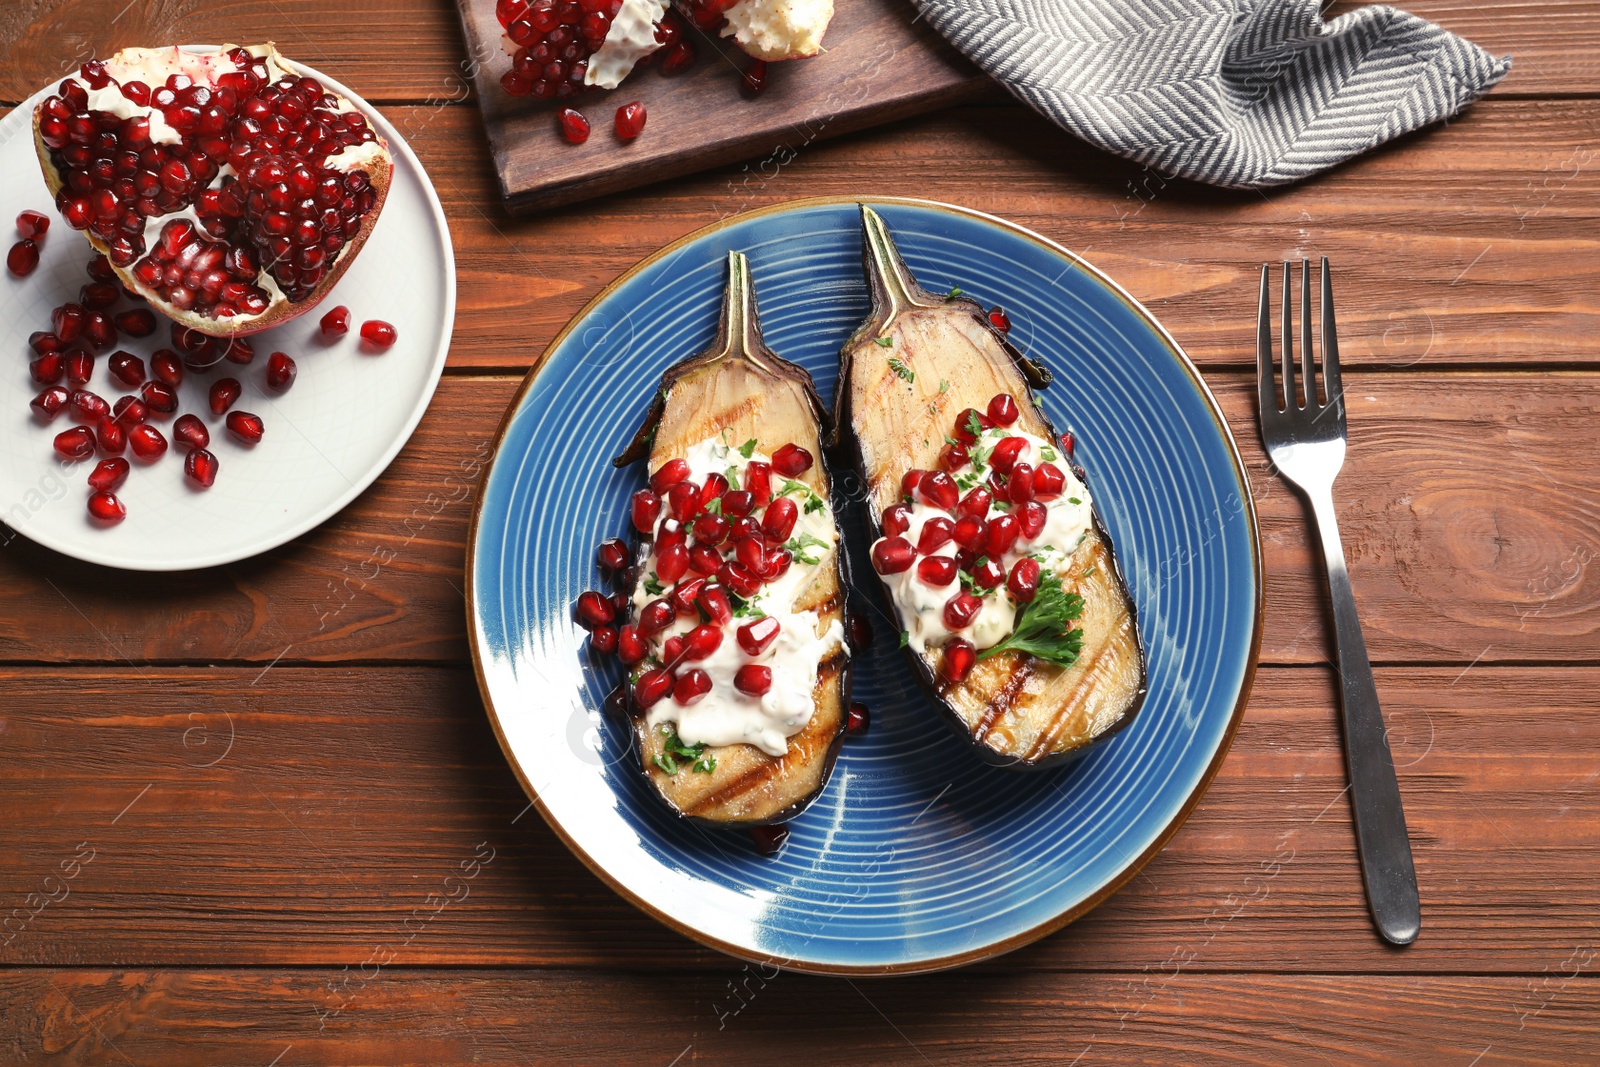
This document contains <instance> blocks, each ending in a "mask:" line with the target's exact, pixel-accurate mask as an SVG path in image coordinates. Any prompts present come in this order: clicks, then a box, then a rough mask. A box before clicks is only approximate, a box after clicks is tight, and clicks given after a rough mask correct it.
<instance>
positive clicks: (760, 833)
mask: <svg viewBox="0 0 1600 1067" xmlns="http://www.w3.org/2000/svg"><path fill="white" fill-rule="evenodd" d="M718 17H719V18H720V17H721V16H718ZM787 840H789V827H788V826H786V825H784V824H783V823H779V824H778V825H776V826H752V827H751V828H750V843H751V844H753V845H755V847H756V851H757V852H759V853H761V854H762V855H763V856H776V855H777V854H778V853H779V852H782V851H783V843H784V842H785V841H787Z"/></svg>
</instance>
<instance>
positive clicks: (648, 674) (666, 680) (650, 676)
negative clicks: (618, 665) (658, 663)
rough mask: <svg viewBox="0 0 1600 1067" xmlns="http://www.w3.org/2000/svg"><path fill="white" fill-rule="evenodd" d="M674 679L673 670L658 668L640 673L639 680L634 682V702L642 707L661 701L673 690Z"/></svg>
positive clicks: (651, 705)
mask: <svg viewBox="0 0 1600 1067" xmlns="http://www.w3.org/2000/svg"><path fill="white" fill-rule="evenodd" d="M673 681H674V679H673V677H672V672H671V671H666V670H661V669H659V668H657V669H656V670H653V671H645V672H644V673H643V674H641V675H639V680H638V681H637V682H635V683H633V702H634V703H635V704H637V705H639V707H641V708H648V707H653V706H654V705H656V704H658V703H660V702H661V698H662V697H664V696H666V695H667V694H668V693H670V692H672V683H673Z"/></svg>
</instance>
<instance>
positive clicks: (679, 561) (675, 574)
mask: <svg viewBox="0 0 1600 1067" xmlns="http://www.w3.org/2000/svg"><path fill="white" fill-rule="evenodd" d="M717 562H718V563H721V562H722V561H721V560H720V559H719V560H718V561H717ZM715 569H716V568H715V567H713V568H712V570H715ZM688 570H689V550H688V549H687V548H685V547H683V546H682V545H681V544H680V545H668V546H667V547H666V548H664V549H662V550H661V551H660V552H659V553H658V554H657V555H656V577H657V578H659V579H661V580H662V581H663V582H666V583H667V584H669V585H670V584H672V583H673V582H675V581H677V580H678V579H679V578H682V577H683V576H684V574H686V573H687V572H688Z"/></svg>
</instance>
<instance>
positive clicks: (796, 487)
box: [778, 478, 823, 515]
mask: <svg viewBox="0 0 1600 1067" xmlns="http://www.w3.org/2000/svg"><path fill="white" fill-rule="evenodd" d="M790 493H803V494H805V500H806V506H805V512H806V514H807V515H809V514H811V513H812V512H813V511H820V510H822V504H823V501H822V498H821V497H820V496H818V495H817V494H816V493H813V492H812V491H811V487H810V486H809V485H807V484H806V483H805V482H797V481H795V480H794V479H793V478H785V479H784V480H783V484H782V485H781V486H779V487H778V496H788V495H789V494H790Z"/></svg>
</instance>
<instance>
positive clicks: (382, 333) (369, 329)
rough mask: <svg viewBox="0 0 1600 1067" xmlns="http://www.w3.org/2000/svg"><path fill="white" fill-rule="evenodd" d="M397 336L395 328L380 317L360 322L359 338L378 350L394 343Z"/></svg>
mask: <svg viewBox="0 0 1600 1067" xmlns="http://www.w3.org/2000/svg"><path fill="white" fill-rule="evenodd" d="M399 336H400V335H399V333H397V332H396V331H395V328H394V327H393V326H391V325H389V324H388V323H387V322H384V321H383V320H382V319H368V320H367V321H366V322H363V323H362V324H361V339H362V340H363V341H365V342H366V343H367V344H368V345H370V346H371V347H373V348H375V349H377V350H378V351H380V352H381V351H383V350H384V349H386V348H388V347H389V346H390V345H392V344H394V342H395V339H396V338H397V337H399Z"/></svg>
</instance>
